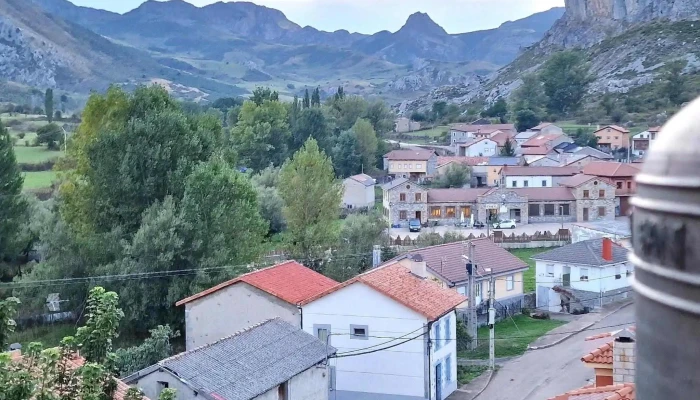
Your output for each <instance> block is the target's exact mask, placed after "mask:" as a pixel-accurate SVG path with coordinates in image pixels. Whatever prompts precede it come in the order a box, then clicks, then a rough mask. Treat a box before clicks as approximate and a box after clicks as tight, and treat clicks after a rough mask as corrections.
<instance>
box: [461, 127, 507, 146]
mask: <svg viewBox="0 0 700 400" xmlns="http://www.w3.org/2000/svg"><path fill="white" fill-rule="evenodd" d="M499 131H500V132H503V133H506V134H508V135H511V136H515V134H516V133H518V132H517V130H516V129H515V124H481V125H478V124H452V125H450V144H452V145H454V144H455V143H457V142H458V141H459V140H464V139H474V138H476V137H491V136H492V135H495V134H497V133H498V132H499Z"/></svg>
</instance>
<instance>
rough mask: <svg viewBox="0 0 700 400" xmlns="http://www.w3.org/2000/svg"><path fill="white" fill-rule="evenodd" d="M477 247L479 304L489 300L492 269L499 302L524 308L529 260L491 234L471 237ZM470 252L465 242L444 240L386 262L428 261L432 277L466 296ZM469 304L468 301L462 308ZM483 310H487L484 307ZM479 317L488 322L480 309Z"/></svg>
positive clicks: (408, 264)
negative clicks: (524, 290) (517, 254)
mask: <svg viewBox="0 0 700 400" xmlns="http://www.w3.org/2000/svg"><path fill="white" fill-rule="evenodd" d="M469 243H471V244H472V245H473V246H474V248H473V252H474V260H475V261H474V263H475V264H476V265H477V272H476V276H477V277H476V279H475V285H474V295H475V299H476V302H475V304H476V305H477V306H482V305H483V306H485V305H486V303H487V302H488V294H489V290H488V289H489V277H490V274H489V273H487V272H486V270H487V269H488V270H490V271H491V274H492V275H493V277H494V282H495V292H494V299H495V300H496V302H497V306H498V307H500V308H507V309H518V310H519V309H522V307H523V306H522V299H523V273H524V272H525V271H527V270H528V266H527V264H526V263H525V262H524V261H522V260H521V259H519V258H518V257H516V256H514V255H513V254H511V253H510V252H509V251H508V250H505V249H503V248H501V247H499V246H498V245H497V244H495V243H494V242H493V241H491V239H489V238H482V239H475V240H471V241H470V242H469ZM468 254H469V247H468V245H467V243H465V242H455V243H448V244H441V245H437V246H430V247H424V248H422V249H415V250H411V251H409V252H408V253H406V254H403V255H400V256H398V257H395V258H393V259H391V260H389V261H386V262H385V263H384V264H382V265H392V264H400V265H403V266H404V267H406V268H409V269H412V268H414V266H415V265H416V263H418V264H420V263H424V264H425V267H426V268H427V271H428V275H430V279H433V280H435V281H438V282H440V283H441V284H442V285H443V287H446V288H452V289H453V290H456V291H457V292H458V293H459V294H461V295H463V296H467V295H468V287H469V285H468V284H469V276H468V275H467V270H466V268H465V260H464V256H465V255H468ZM464 307H468V303H465V304H463V305H461V306H460V308H464ZM481 311H482V312H483V311H485V309H484V307H482V309H481ZM479 321H480V322H481V323H486V322H487V320H486V315H485V314H483V313H479Z"/></svg>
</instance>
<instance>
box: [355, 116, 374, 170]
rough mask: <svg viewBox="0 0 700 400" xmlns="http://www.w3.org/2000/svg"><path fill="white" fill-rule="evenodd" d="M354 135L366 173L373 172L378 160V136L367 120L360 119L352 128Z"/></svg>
mask: <svg viewBox="0 0 700 400" xmlns="http://www.w3.org/2000/svg"><path fill="white" fill-rule="evenodd" d="M352 134H353V136H354V137H355V140H356V141H357V149H358V151H359V152H360V154H361V155H362V166H363V169H364V170H365V171H372V170H374V168H375V162H376V160H377V134H376V133H375V132H374V128H373V127H372V124H371V123H370V122H369V121H367V120H366V119H362V118H360V119H358V120H357V122H355V125H353V127H352Z"/></svg>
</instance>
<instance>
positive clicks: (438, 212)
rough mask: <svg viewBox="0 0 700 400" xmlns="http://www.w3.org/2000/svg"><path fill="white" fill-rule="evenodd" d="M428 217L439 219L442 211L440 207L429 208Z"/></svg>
mask: <svg viewBox="0 0 700 400" xmlns="http://www.w3.org/2000/svg"><path fill="white" fill-rule="evenodd" d="M430 216H431V217H433V218H441V217H442V209H441V208H440V207H430Z"/></svg>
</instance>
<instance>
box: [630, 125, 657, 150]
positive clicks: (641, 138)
mask: <svg viewBox="0 0 700 400" xmlns="http://www.w3.org/2000/svg"><path fill="white" fill-rule="evenodd" d="M660 130H661V127H658V126H657V127H653V128H649V129H647V130H646V131H644V132H640V133H638V134H636V135H634V136H632V150H631V151H632V154H634V155H635V156H637V157H642V156H643V155H644V154H645V153H646V152H647V151H649V146H651V144H652V143H654V142H655V141H656V138H657V137H658V136H659V131H660Z"/></svg>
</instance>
